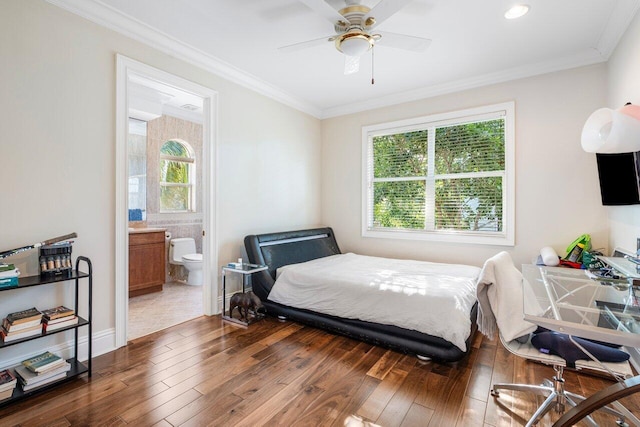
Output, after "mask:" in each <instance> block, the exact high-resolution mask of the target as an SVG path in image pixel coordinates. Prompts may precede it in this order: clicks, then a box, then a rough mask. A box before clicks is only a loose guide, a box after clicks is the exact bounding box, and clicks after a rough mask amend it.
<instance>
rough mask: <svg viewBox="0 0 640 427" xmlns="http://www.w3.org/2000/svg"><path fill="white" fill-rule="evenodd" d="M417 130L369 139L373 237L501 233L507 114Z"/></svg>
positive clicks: (369, 212)
mask: <svg viewBox="0 0 640 427" xmlns="http://www.w3.org/2000/svg"><path fill="white" fill-rule="evenodd" d="M412 127H413V128H414V129H412V130H410V131H402V130H400V131H398V132H397V133H394V132H392V131H389V130H385V132H381V133H380V134H376V133H375V132H372V133H370V134H369V148H368V150H367V160H366V165H367V176H368V194H367V218H366V220H367V227H368V229H370V230H404V231H429V232H439V231H447V232H471V233H496V232H497V233H500V232H502V231H503V225H504V219H503V212H504V205H505V193H504V191H503V189H504V179H505V119H504V114H493V115H491V117H489V118H483V119H480V120H478V119H477V118H473V119H470V120H466V121H465V120H464V119H462V120H458V121H453V122H452V121H448V123H446V124H434V123H431V124H429V123H425V124H424V125H423V126H415V125H413V126H412ZM416 127H418V129H415V128H416Z"/></svg>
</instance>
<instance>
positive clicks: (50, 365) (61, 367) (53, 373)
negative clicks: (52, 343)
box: [16, 351, 71, 391]
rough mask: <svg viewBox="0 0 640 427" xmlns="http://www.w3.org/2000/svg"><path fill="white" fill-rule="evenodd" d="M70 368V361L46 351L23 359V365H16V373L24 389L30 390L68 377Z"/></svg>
mask: <svg viewBox="0 0 640 427" xmlns="http://www.w3.org/2000/svg"><path fill="white" fill-rule="evenodd" d="M70 369H71V364H70V363H69V362H67V361H66V360H64V359H63V358H61V357H60V356H58V355H56V354H53V353H51V352H50V351H45V352H44V353H42V354H39V355H37V356H35V357H32V358H30V359H27V360H23V361H22V365H20V366H16V374H17V375H18V378H19V379H20V384H22V390H24V391H29V390H33V389H34V388H38V387H42V386H44V385H47V384H49V383H52V382H54V381H57V380H59V379H62V378H64V377H66V376H67V372H68V371H69V370H70Z"/></svg>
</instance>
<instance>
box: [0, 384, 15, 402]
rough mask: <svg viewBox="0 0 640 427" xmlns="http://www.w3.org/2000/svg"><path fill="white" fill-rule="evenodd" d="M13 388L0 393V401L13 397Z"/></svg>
mask: <svg viewBox="0 0 640 427" xmlns="http://www.w3.org/2000/svg"><path fill="white" fill-rule="evenodd" d="M14 388H15V387H11V388H10V389H8V390H4V391H0V400H5V399H8V398H10V397H11V396H13V389H14Z"/></svg>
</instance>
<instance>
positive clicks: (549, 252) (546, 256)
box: [540, 246, 560, 267]
mask: <svg viewBox="0 0 640 427" xmlns="http://www.w3.org/2000/svg"><path fill="white" fill-rule="evenodd" d="M540 256H541V257H542V262H544V265H548V266H550V267H555V266H556V265H558V264H560V259H559V258H558V254H557V253H556V251H554V250H553V248H552V247H551V246H545V247H544V248H542V249H540Z"/></svg>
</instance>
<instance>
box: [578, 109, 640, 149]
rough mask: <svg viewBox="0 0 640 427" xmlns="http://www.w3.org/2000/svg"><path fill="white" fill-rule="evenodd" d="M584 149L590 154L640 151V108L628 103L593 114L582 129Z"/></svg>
mask: <svg viewBox="0 0 640 427" xmlns="http://www.w3.org/2000/svg"><path fill="white" fill-rule="evenodd" d="M581 141H582V149H583V150H584V151H586V152H588V153H607V154H608V153H632V152H636V151H640V106H636V105H632V104H631V103H627V104H626V105H625V106H624V107H621V108H618V109H617V110H612V109H610V108H600V109H598V110H596V111H595V112H593V114H591V115H590V116H589V118H588V119H587V122H586V123H585V124H584V127H583V128H582V138H581Z"/></svg>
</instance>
